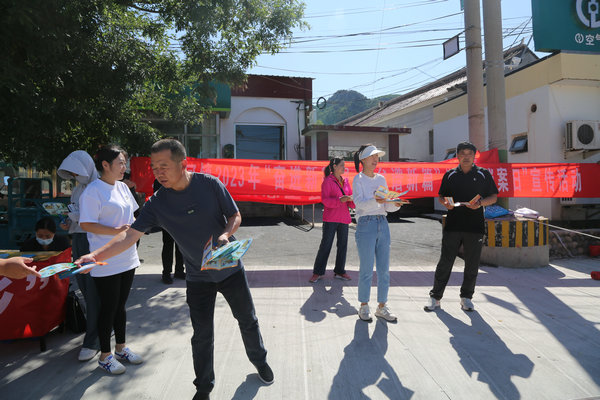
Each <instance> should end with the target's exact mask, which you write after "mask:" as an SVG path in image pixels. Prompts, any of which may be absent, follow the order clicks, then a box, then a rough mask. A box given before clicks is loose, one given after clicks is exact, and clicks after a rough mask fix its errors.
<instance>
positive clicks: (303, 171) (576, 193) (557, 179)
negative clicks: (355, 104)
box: [131, 157, 600, 205]
mask: <svg viewBox="0 0 600 400" xmlns="http://www.w3.org/2000/svg"><path fill="white" fill-rule="evenodd" d="M187 162H188V170H190V171H196V172H203V173H207V174H211V175H214V176H216V177H217V178H219V179H220V180H221V181H222V182H223V183H224V184H225V186H227V189H228V190H229V192H230V193H231V195H232V196H233V198H234V199H235V200H236V201H254V202H260V203H273V204H292V205H302V204H313V203H318V202H320V201H321V182H322V181H323V177H324V175H323V168H324V167H325V166H326V165H327V161H273V160H245V159H244V160H243V159H197V158H188V159H187ZM457 165H458V164H457V163H456V162H454V163H452V162H438V163H424V162H380V163H379V164H378V168H377V170H376V172H378V173H380V174H382V175H384V176H385V178H386V180H387V183H388V186H389V188H390V189H391V190H395V191H398V192H403V191H405V190H408V191H409V192H408V193H407V194H406V195H405V196H404V197H405V198H407V199H410V198H420V197H437V193H438V190H439V187H440V183H441V180H442V176H443V175H444V173H445V172H446V171H447V170H449V169H452V168H455V167H456V166H457ZM478 165H479V166H481V167H483V168H487V169H488V170H489V171H490V173H491V174H492V176H493V177H494V181H495V182H496V186H497V187H498V191H499V194H498V195H499V196H500V197H600V184H598V177H600V165H599V164H596V163H594V164H591V163H589V164H588V163H543V164H542V163H537V164H532V163H527V164H508V163H497V162H496V163H481V164H478ZM354 175H356V172H355V170H354V164H353V163H352V162H350V161H347V162H346V172H345V174H344V176H345V177H347V178H348V179H349V180H350V182H352V179H353V177H354ZM131 177H132V179H133V180H134V181H135V182H136V183H137V190H138V191H139V192H145V193H146V194H147V195H150V194H151V193H152V182H153V181H154V176H153V174H152V170H151V168H150V159H149V158H147V157H134V158H132V159H131Z"/></svg>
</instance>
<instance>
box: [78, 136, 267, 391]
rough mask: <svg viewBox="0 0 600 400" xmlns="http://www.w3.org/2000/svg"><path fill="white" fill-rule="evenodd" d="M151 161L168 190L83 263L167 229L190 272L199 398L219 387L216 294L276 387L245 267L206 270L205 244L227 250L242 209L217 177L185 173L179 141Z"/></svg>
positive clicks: (167, 142) (157, 150)
mask: <svg viewBox="0 0 600 400" xmlns="http://www.w3.org/2000/svg"><path fill="white" fill-rule="evenodd" d="M150 160H151V165H152V171H153V172H154V176H155V177H156V179H157V180H158V181H159V182H160V184H161V185H162V186H163V187H162V188H160V189H159V190H158V191H157V192H156V193H154V195H153V196H152V197H151V198H150V199H149V200H148V202H146V204H145V205H144V207H142V209H141V211H140V214H139V216H138V218H137V220H136V221H135V222H134V223H133V225H132V226H131V228H130V229H128V230H127V231H126V232H122V233H120V234H119V235H117V236H115V238H114V239H113V240H111V241H110V242H109V243H108V244H107V245H106V246H104V247H102V248H100V249H98V250H96V251H94V252H92V253H90V254H89V255H86V256H84V257H82V258H81V259H80V260H79V261H78V262H88V261H101V260H104V259H107V258H110V257H112V256H114V255H115V254H118V253H120V252H121V251H123V250H125V249H126V248H128V247H130V246H131V245H132V244H133V243H135V242H136V241H137V240H138V239H139V238H140V237H141V236H142V235H143V234H144V232H146V231H148V230H150V229H152V228H155V227H160V228H162V229H164V230H166V231H167V232H168V233H169V234H170V235H171V236H172V237H173V239H175V242H176V243H177V245H178V246H179V248H180V250H181V254H182V255H183V258H184V261H185V267H186V270H187V275H186V284H187V303H188V306H189V308H190V317H191V320H192V327H193V329H194V335H193V336H192V355H193V360H194V370H195V373H196V379H195V380H194V385H195V386H196V396H194V399H208V398H209V393H210V392H211V390H212V389H213V387H214V381H215V374H214V368H213V353H214V351H213V343H214V328H213V316H214V308H215V299H216V295H217V292H220V293H221V294H222V295H223V297H224V298H225V300H227V302H228V303H229V306H230V308H231V311H232V313H233V316H234V317H235V318H236V319H237V321H238V323H239V326H240V331H241V333H242V339H243V342H244V346H245V348H246V354H247V355H248V358H249V359H250V362H252V364H254V366H255V367H256V369H257V371H258V376H259V378H260V379H261V380H262V381H263V382H264V383H266V384H271V383H272V382H273V381H274V377H273V371H272V370H271V368H270V367H269V365H268V364H267V351H266V350H265V347H264V345H263V341H262V337H261V334H260V329H259V326H258V319H257V318H256V315H255V311H254V303H253V301H252V295H251V294H250V289H249V287H248V282H247V280H246V275H245V272H244V267H243V264H242V262H241V261H240V262H239V263H238V265H237V266H235V267H232V268H227V269H223V270H220V271H218V270H206V271H202V270H201V264H202V255H203V249H204V243H206V242H207V241H208V240H209V238H210V237H211V236H212V237H213V243H214V245H216V246H222V245H224V244H226V243H228V242H229V240H230V238H232V235H233V234H234V233H235V231H236V230H237V229H238V227H239V226H240V223H241V221H242V217H241V214H240V212H239V210H238V208H237V205H236V204H235V202H234V201H233V198H232V197H231V195H230V194H229V192H228V191H227V188H226V187H225V185H223V184H222V183H221V181H219V180H218V179H217V178H215V177H214V176H211V175H206V174H200V173H194V172H190V171H187V170H186V166H187V161H186V154H185V148H184V147H183V145H182V144H181V143H180V142H178V141H177V140H174V139H163V140H159V141H158V142H156V143H155V144H154V145H153V146H152V149H151V155H150Z"/></svg>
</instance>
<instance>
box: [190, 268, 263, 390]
mask: <svg viewBox="0 0 600 400" xmlns="http://www.w3.org/2000/svg"><path fill="white" fill-rule="evenodd" d="M186 285H187V303H188V306H189V308H190V318H191V320H192V328H193V329H194V334H193V336H192V358H193V361H194V372H195V373H196V379H194V385H195V386H196V390H197V391H198V392H201V393H210V391H211V390H212V389H213V387H214V385H215V371H214V313H215V299H216V297H217V292H220V293H221V294H222V295H223V297H224V298H225V300H226V301H227V303H229V308H231V312H232V313H233V317H234V318H235V319H236V320H237V321H238V325H239V327H240V332H241V333H242V341H243V342H244V347H245V348H246V355H247V356H248V359H250V362H251V363H252V364H254V366H256V367H261V366H263V365H265V364H266V363H267V350H265V346H264V344H263V340H262V337H261V335H260V329H259V327H258V319H257V318H256V313H255V311H254V303H253V301H252V295H251V294H250V288H249V287H248V281H247V280H246V274H245V272H244V269H243V268H242V270H240V271H239V272H236V273H235V274H233V275H231V276H230V277H228V278H226V279H225V280H224V281H222V282H192V281H186Z"/></svg>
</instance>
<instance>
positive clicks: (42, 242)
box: [35, 236, 54, 246]
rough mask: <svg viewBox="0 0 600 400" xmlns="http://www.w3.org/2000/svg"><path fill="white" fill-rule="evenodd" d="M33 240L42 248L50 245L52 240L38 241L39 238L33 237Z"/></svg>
mask: <svg viewBox="0 0 600 400" xmlns="http://www.w3.org/2000/svg"><path fill="white" fill-rule="evenodd" d="M35 240H37V242H38V243H39V244H41V245H42V246H48V245H50V243H52V241H53V240H54V238H50V239H40V238H39V237H37V236H36V237H35Z"/></svg>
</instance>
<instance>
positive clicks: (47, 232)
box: [21, 217, 71, 251]
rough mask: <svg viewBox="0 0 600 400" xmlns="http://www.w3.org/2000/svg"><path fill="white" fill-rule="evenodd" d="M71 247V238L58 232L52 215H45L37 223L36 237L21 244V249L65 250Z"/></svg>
mask: <svg viewBox="0 0 600 400" xmlns="http://www.w3.org/2000/svg"><path fill="white" fill-rule="evenodd" d="M69 247H71V243H70V242H69V238H68V237H66V236H63V235H57V234H56V223H55V222H54V219H52V217H44V218H42V219H40V220H39V221H38V222H36V224H35V237H34V238H31V239H29V240H27V241H25V242H24V243H23V244H22V245H21V251H63V250H66V249H68V248H69Z"/></svg>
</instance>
